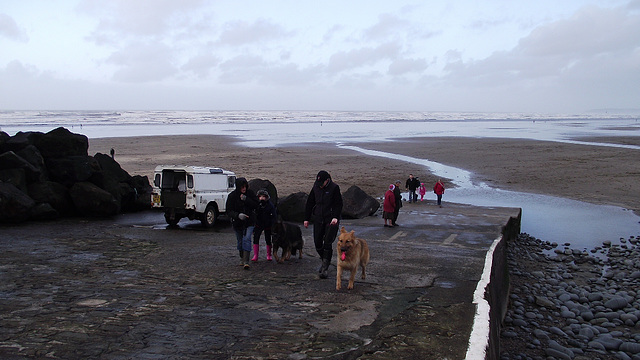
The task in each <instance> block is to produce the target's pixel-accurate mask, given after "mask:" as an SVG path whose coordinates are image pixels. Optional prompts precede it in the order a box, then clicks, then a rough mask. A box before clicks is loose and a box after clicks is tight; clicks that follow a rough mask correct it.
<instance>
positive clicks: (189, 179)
mask: <svg viewBox="0 0 640 360" xmlns="http://www.w3.org/2000/svg"><path fill="white" fill-rule="evenodd" d="M187 187H188V188H189V189H193V175H187Z"/></svg>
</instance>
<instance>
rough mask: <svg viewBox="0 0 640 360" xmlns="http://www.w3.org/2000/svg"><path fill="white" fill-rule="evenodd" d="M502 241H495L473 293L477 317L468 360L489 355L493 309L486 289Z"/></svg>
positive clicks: (468, 351)
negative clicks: (497, 247) (485, 295)
mask: <svg viewBox="0 0 640 360" xmlns="http://www.w3.org/2000/svg"><path fill="white" fill-rule="evenodd" d="M501 240H502V236H500V237H499V238H497V239H495V240H493V243H492V244H491V247H489V251H487V256H486V257H485V259H484V269H483V270H482V277H481V278H480V281H478V286H477V287H476V291H474V293H473V303H474V304H476V315H475V316H474V318H473V327H472V328H471V336H469V347H468V348H467V355H466V357H465V359H466V360H484V359H485V358H486V354H487V346H488V345H489V330H490V326H491V323H490V316H489V311H490V309H491V307H490V306H489V302H488V301H487V300H486V299H485V298H484V294H485V289H486V288H487V285H489V281H490V280H491V266H492V264H493V252H494V251H495V249H496V246H498V243H499V242H500V241H501Z"/></svg>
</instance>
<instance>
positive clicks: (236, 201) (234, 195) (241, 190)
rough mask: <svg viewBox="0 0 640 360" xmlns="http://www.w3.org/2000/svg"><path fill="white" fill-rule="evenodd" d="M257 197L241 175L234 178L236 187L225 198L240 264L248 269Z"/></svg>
mask: <svg viewBox="0 0 640 360" xmlns="http://www.w3.org/2000/svg"><path fill="white" fill-rule="evenodd" d="M257 208H258V198H257V197H256V195H255V194H254V193H253V191H251V189H249V182H248V181H247V179H245V178H243V177H239V178H237V179H236V189H235V190H233V191H232V192H231V193H230V194H229V197H228V198H227V215H228V216H229V218H230V219H231V225H232V227H233V231H235V233H236V240H237V242H236V247H237V249H238V252H239V253H240V258H241V259H242V261H241V264H242V266H244V268H245V270H249V256H250V255H251V235H252V234H253V229H254V227H255V224H256V209H257Z"/></svg>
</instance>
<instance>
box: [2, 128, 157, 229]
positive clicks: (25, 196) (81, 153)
mask: <svg viewBox="0 0 640 360" xmlns="http://www.w3.org/2000/svg"><path fill="white" fill-rule="evenodd" d="M88 148H89V141H88V139H87V137H86V136H84V135H81V134H74V133H72V132H70V131H69V130H67V129H65V128H62V127H60V128H57V129H54V130H52V131H50V132H48V133H40V132H19V133H17V134H16V135H14V136H9V135H8V134H6V133H4V132H0V221H1V222H11V223H15V222H22V221H26V220H44V219H54V218H57V217H60V216H74V215H81V216H99V217H104V216H112V215H115V214H118V213H120V212H128V211H137V210H143V209H148V208H149V206H150V201H149V198H150V194H151V186H150V184H149V179H148V178H147V177H146V176H131V175H129V174H128V173H127V172H126V171H124V170H123V169H122V168H121V167H120V165H119V164H118V163H117V162H116V161H115V160H114V159H113V158H111V157H110V156H107V155H104V154H100V153H97V154H96V155H94V156H89V155H88V154H87V151H88Z"/></svg>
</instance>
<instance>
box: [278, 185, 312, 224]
mask: <svg viewBox="0 0 640 360" xmlns="http://www.w3.org/2000/svg"><path fill="white" fill-rule="evenodd" d="M308 197H309V195H308V194H307V193H304V192H297V193H294V194H291V195H289V196H287V197H285V198H284V199H282V200H281V201H280V202H279V203H278V215H279V216H280V217H282V220H284V221H292V222H298V223H301V222H303V221H304V207H305V205H306V204H307V198H308Z"/></svg>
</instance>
